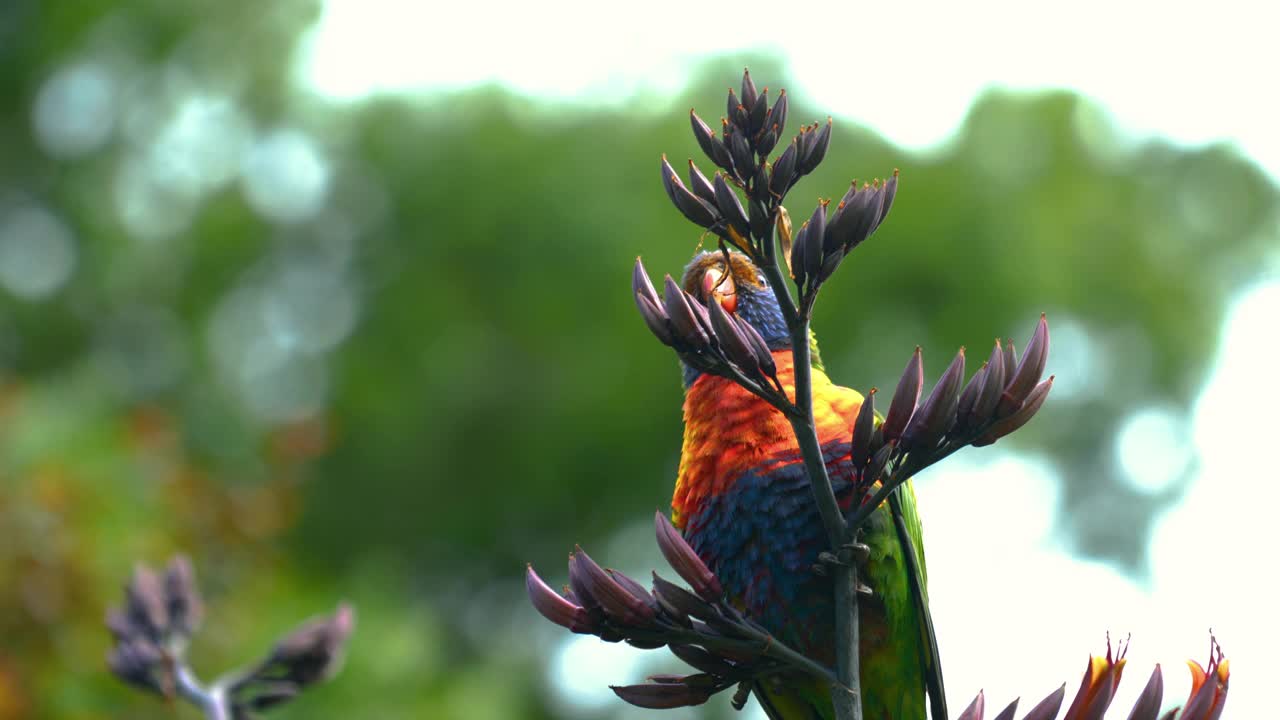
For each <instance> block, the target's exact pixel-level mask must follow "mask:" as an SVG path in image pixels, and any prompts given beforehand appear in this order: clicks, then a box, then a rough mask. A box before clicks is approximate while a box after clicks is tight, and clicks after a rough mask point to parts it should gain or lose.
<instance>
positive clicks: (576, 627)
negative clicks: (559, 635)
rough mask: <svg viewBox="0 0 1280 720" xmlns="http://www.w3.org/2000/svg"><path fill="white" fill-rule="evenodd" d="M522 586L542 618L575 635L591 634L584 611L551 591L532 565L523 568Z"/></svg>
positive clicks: (589, 624)
mask: <svg viewBox="0 0 1280 720" xmlns="http://www.w3.org/2000/svg"><path fill="white" fill-rule="evenodd" d="M524 585H525V590H527V591H528V593H529V602H531V603H532V604H533V608H534V609H535V610H537V611H538V613H539V614H541V615H542V617H544V618H546V619H548V620H550V621H551V622H553V623H555V624H557V625H559V626H561V627H564V628H568V629H569V630H572V631H573V632H576V633H585V634H589V633H590V632H591V623H590V621H589V619H588V616H587V611H586V609H585V608H583V607H581V606H580V605H577V604H576V603H574V602H572V601H570V600H569V599H567V598H565V597H564V596H563V595H561V594H560V593H558V592H556V591H555V590H553V589H551V586H550V585H547V584H546V583H545V582H543V580H542V578H540V577H538V573H536V572H534V569H533V565H526V566H525V573H524Z"/></svg>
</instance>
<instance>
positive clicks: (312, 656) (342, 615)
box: [267, 604, 356, 686]
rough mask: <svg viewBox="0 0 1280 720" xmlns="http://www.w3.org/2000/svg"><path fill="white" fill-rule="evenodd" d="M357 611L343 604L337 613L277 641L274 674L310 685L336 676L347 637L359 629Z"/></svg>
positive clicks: (318, 619)
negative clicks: (356, 628) (356, 626)
mask: <svg viewBox="0 0 1280 720" xmlns="http://www.w3.org/2000/svg"><path fill="white" fill-rule="evenodd" d="M355 622H356V618H355V610H353V609H352V608H351V606H350V605H346V604H343V605H339V606H338V609H337V611H335V612H334V614H333V615H326V616H322V617H318V618H313V619H311V620H308V621H306V622H304V623H303V624H301V625H299V626H298V628H297V629H295V630H294V631H293V632H291V633H289V634H288V635H286V636H285V637H284V638H282V639H281V640H280V641H279V642H277V643H276V646H275V649H274V650H272V652H271V657H270V659H269V660H268V663H267V667H273V668H274V670H275V671H278V673H279V675H277V673H276V672H272V675H273V676H274V677H282V678H283V679H286V680H289V681H292V682H294V683H297V684H298V685H299V686H307V685H310V684H312V683H316V682H319V681H321V680H327V679H329V678H330V677H333V675H334V673H336V672H337V671H338V670H339V669H340V668H341V666H342V659H343V656H344V655H345V651H346V646H347V640H348V638H350V637H351V631H352V630H354V629H355Z"/></svg>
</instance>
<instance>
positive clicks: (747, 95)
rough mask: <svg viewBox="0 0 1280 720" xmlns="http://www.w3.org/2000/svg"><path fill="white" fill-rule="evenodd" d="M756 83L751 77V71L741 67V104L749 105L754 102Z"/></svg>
mask: <svg viewBox="0 0 1280 720" xmlns="http://www.w3.org/2000/svg"><path fill="white" fill-rule="evenodd" d="M757 94H758V93H756V84H755V82H754V81H753V80H752V79H751V71H750V70H748V69H746V68H743V69H742V104H743V105H746V106H747V107H751V106H752V105H754V104H755V103H756V96H757Z"/></svg>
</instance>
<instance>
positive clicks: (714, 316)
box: [707, 302, 760, 378]
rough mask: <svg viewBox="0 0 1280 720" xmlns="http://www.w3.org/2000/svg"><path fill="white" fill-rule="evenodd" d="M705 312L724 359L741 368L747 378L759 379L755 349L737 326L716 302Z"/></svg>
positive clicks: (709, 305) (710, 304)
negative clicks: (709, 318)
mask: <svg viewBox="0 0 1280 720" xmlns="http://www.w3.org/2000/svg"><path fill="white" fill-rule="evenodd" d="M707 311H708V314H709V315H710V316H711V328H712V330H714V331H715V334H716V339H717V340H719V342H720V349H721V350H722V351H723V352H724V354H725V357H727V358H728V359H729V362H731V363H733V364H734V365H737V366H738V367H739V368H742V371H743V374H744V375H746V376H747V377H748V378H756V377H759V375H760V361H759V359H758V358H757V356H756V351H755V348H754V347H752V346H751V343H750V341H749V340H748V339H747V338H746V337H745V336H744V335H743V334H742V331H741V330H740V329H739V326H738V324H737V323H735V322H734V321H733V320H732V319H730V317H729V314H728V313H726V312H725V311H724V309H723V308H721V307H720V303H718V302H711V303H709V304H708V306H707Z"/></svg>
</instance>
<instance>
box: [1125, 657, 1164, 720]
mask: <svg viewBox="0 0 1280 720" xmlns="http://www.w3.org/2000/svg"><path fill="white" fill-rule="evenodd" d="M1163 700H1164V676H1163V675H1162V674H1161V672H1160V665H1159V664H1157V665H1156V667H1155V669H1154V670H1152V671H1151V677H1150V678H1149V679H1148V680H1147V684H1146V686H1145V687H1143V688H1142V692H1141V693H1139V694H1138V700H1137V702H1135V703H1134V704H1133V710H1130V711H1129V720H1156V718H1157V717H1158V716H1159V715H1160V703H1161V702H1163Z"/></svg>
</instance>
